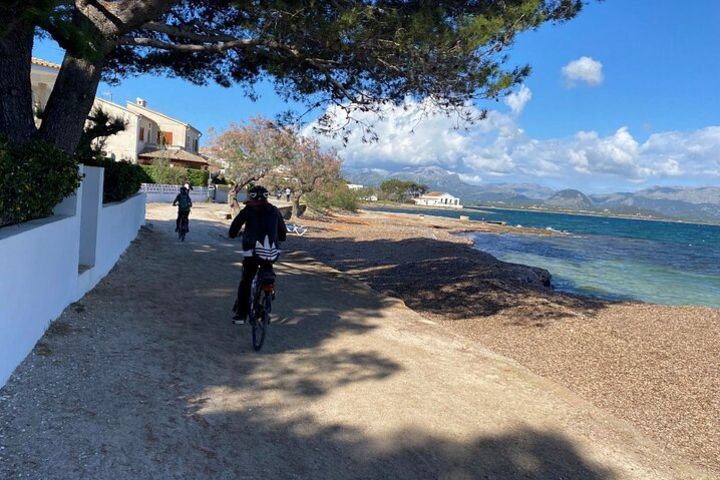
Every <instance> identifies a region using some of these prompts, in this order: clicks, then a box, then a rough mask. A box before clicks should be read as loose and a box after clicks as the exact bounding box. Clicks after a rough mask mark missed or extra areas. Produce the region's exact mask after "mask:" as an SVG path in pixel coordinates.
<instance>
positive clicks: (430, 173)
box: [344, 167, 555, 206]
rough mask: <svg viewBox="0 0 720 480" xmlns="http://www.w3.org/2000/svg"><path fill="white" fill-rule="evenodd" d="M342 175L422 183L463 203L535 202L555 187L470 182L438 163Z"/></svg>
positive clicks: (371, 181) (366, 181)
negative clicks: (429, 165)
mask: <svg viewBox="0 0 720 480" xmlns="http://www.w3.org/2000/svg"><path fill="white" fill-rule="evenodd" d="M344 173H345V178H347V179H348V180H349V181H351V182H352V183H359V184H361V185H366V186H369V187H377V186H378V185H380V184H381V183H382V182H384V181H385V180H388V179H390V178H398V179H400V180H409V181H413V182H416V183H422V184H425V185H427V186H428V188H430V190H438V191H443V192H448V193H451V194H453V195H455V196H458V197H460V198H461V199H462V200H463V202H465V203H497V204H505V205H515V206H517V205H536V204H537V203H539V201H541V200H543V199H546V198H549V197H551V196H552V195H553V194H554V193H555V191H554V190H552V189H550V188H547V187H543V186H541V185H536V184H532V183H487V184H482V185H474V184H470V183H467V182H464V181H463V180H462V179H461V178H460V175H458V174H457V173H454V172H449V171H447V170H445V169H443V168H439V167H420V168H414V169H411V168H407V169H404V170H400V171H398V172H388V171H385V170H379V169H347V170H346V171H345V172H344Z"/></svg>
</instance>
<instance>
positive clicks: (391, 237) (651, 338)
mask: <svg viewBox="0 0 720 480" xmlns="http://www.w3.org/2000/svg"><path fill="white" fill-rule="evenodd" d="M302 223H303V224H304V225H305V224H306V225H308V226H309V227H310V230H309V232H308V233H307V234H306V235H305V236H304V237H302V239H301V240H299V241H297V242H293V243H294V245H295V248H299V249H302V250H305V251H307V252H308V253H309V254H310V255H312V256H314V257H315V258H317V259H318V260H320V261H322V262H325V263H327V264H329V265H331V266H332V267H335V268H337V269H339V270H341V271H344V272H347V273H349V274H351V275H353V276H355V277H356V278H359V279H361V280H362V281H364V282H366V283H367V284H369V285H370V286H372V287H373V288H375V289H377V290H379V291H382V292H384V293H387V294H390V295H392V296H395V297H397V298H400V299H402V300H403V301H404V302H405V303H406V305H408V306H409V307H411V308H412V309H414V310H415V311H417V312H419V313H421V314H422V315H423V316H425V317H426V318H429V319H431V320H434V321H437V322H439V323H441V324H442V325H444V326H445V327H447V329H448V330H450V331H452V332H455V333H458V334H461V335H463V336H465V337H469V338H472V339H474V340H476V341H477V342H480V343H481V344H483V345H484V346H487V347H489V348H491V349H493V350H495V351H497V352H499V353H502V354H504V355H507V356H509V357H511V358H513V359H515V360H517V361H519V362H520V363H522V364H524V365H525V366H527V367H528V368H530V369H531V370H533V371H534V372H536V373H538V374H540V375H543V376H546V377H549V378H551V379H553V380H555V381H557V382H559V383H561V384H562V385H564V386H567V387H569V388H570V389H571V390H573V391H575V392H576V393H579V394H580V395H581V396H583V397H584V398H586V399H588V400H590V401H591V402H592V403H594V404H595V405H597V406H599V407H601V408H603V409H606V410H608V411H610V412H611V413H613V414H615V415H616V416H619V417H621V418H623V419H625V420H628V421H630V422H631V423H633V424H634V425H635V426H636V427H637V428H639V429H640V430H641V431H642V432H643V433H644V434H646V435H648V436H649V437H651V438H653V439H654V440H656V441H657V442H659V443H661V444H662V445H664V446H665V447H667V448H668V449H670V450H672V451H673V452H680V453H682V454H683V455H685V456H686V457H687V458H688V459H691V460H693V461H695V462H697V463H699V464H701V465H703V466H705V467H708V468H711V469H715V470H717V471H718V472H719V474H720V310H718V309H711V308H701V307H672V306H664V305H652V304H643V303H628V302H624V303H611V302H606V301H599V300H593V299H587V298H582V297H577V296H573V295H567V294H560V293H557V292H554V291H552V289H550V288H548V287H547V286H546V284H545V278H544V276H543V271H542V270H540V269H528V268H525V267H522V266H517V265H512V264H508V263H504V262H500V261H498V260H497V259H495V258H494V257H492V256H490V255H488V254H486V253H483V252H479V251H477V250H475V249H473V248H472V247H471V244H470V241H469V239H467V238H463V237H462V236H459V235H457V233H458V232H461V231H469V230H474V231H490V232H496V233H503V232H508V231H513V232H524V233H540V234H546V233H545V232H532V231H530V230H529V229H522V230H519V229H514V228H512V227H505V226H498V225H489V224H483V223H479V222H468V221H460V220H453V219H443V218H438V217H430V216H426V217H424V218H420V217H419V216H417V215H407V214H386V213H378V212H362V213H361V214H358V215H339V214H338V215H332V216H324V217H317V218H315V219H305V220H303V222H302Z"/></svg>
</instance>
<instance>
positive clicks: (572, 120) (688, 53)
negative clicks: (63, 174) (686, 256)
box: [35, 0, 720, 191]
mask: <svg viewBox="0 0 720 480" xmlns="http://www.w3.org/2000/svg"><path fill="white" fill-rule="evenodd" d="M718 20H720V2H718V1H716V0H693V1H690V2H678V1H670V0H654V1H653V0H632V1H627V0H606V1H605V2H601V3H591V4H590V5H588V6H587V7H586V9H585V10H584V11H583V12H582V13H581V14H580V16H579V17H578V18H576V19H574V20H572V21H570V22H568V23H565V24H562V25H547V26H544V27H542V28H541V29H540V30H538V31H535V32H527V33H525V34H523V35H521V36H520V37H519V39H518V41H517V43H516V45H515V46H514V47H513V48H512V50H511V51H510V63H511V64H524V63H529V64H530V65H531V66H532V68H533V72H532V74H531V76H530V77H529V78H528V79H527V81H526V83H525V87H524V89H523V90H524V92H525V94H526V95H525V97H531V98H529V99H528V98H524V99H523V101H521V102H520V103H521V106H520V108H519V109H518V110H517V111H515V112H513V111H511V108H510V107H509V106H508V105H507V103H506V102H504V101H502V100H501V101H499V102H485V103H482V104H479V105H478V106H479V107H481V108H489V109H491V110H492V112H491V117H490V119H489V120H488V122H487V124H486V125H482V126H476V127H471V128H470V131H468V133H465V134H457V133H453V132H450V131H449V130H448V127H447V124H446V123H447V122H443V121H442V120H440V119H430V121H428V122H427V124H426V125H425V126H424V127H422V128H421V129H419V130H418V129H416V131H415V133H414V134H411V133H410V132H409V129H408V131H407V132H406V134H407V136H404V134H403V132H402V126H403V125H404V124H405V123H403V122H404V121H405V120H407V119H403V118H399V117H401V115H400V114H397V115H394V114H393V113H394V112H389V115H387V117H388V120H387V121H386V122H382V123H380V124H379V125H378V130H379V133H380V134H381V143H380V144H379V145H375V146H366V145H361V142H360V141H359V139H358V138H355V139H354V140H353V138H354V137H351V141H350V143H349V144H348V146H347V148H342V146H340V145H336V144H333V143H332V142H327V141H325V142H323V143H324V144H325V145H327V146H336V147H341V152H340V153H341V155H342V156H344V157H345V159H346V163H347V165H348V166H350V167H369V168H384V169H388V170H394V169H398V168H403V167H408V166H409V167H416V166H427V165H435V166H441V167H443V168H446V169H448V170H451V171H456V172H458V173H461V174H462V175H463V176H464V178H466V179H468V181H476V182H502V181H535V182H538V183H543V184H546V185H550V186H554V187H565V186H577V187H581V188H585V189H587V190H589V191H607V190H613V189H616V190H617V189H637V188H642V187H645V186H648V185H654V184H667V185H670V184H679V185H700V184H719V183H720V127H718V128H717V130H716V129H715V128H713V127H716V126H718V125H720V121H718V112H720V95H719V94H718V88H717V86H718V82H719V81H720V80H719V79H720V55H717V53H716V52H717V48H718V47H720V29H719V28H717V21H718ZM35 55H36V56H40V57H42V58H46V59H48V60H54V61H60V60H61V58H62V52H61V51H60V50H59V49H58V48H57V46H54V45H52V44H50V43H47V42H43V43H41V44H39V45H37V47H36V51H35ZM582 57H588V59H591V61H590V60H588V61H589V62H590V63H589V65H590V66H593V65H594V66H595V67H594V68H596V69H597V68H599V69H600V70H597V71H595V73H596V74H597V73H598V72H601V73H600V74H601V76H602V81H600V82H597V81H595V82H594V83H593V80H592V79H589V78H585V77H583V75H584V74H585V73H587V72H585V71H584V70H583V68H582V66H583V65H587V64H588V62H585V63H584V64H581V65H580V66H577V65H576V67H578V68H579V70H577V69H576V71H577V72H579V73H578V75H580V76H579V77H575V81H574V86H570V85H569V81H568V79H567V77H566V76H564V75H563V73H562V72H563V67H565V66H567V65H568V64H570V63H571V62H573V61H576V60H578V59H581V58H582ZM593 62H594V63H593ZM596 80H597V79H596ZM258 90H259V92H260V93H261V98H260V100H259V101H257V102H252V101H249V100H247V99H246V98H245V97H244V95H243V92H242V90H241V89H240V88H230V89H226V88H222V87H219V86H216V85H211V86H207V87H198V86H194V85H192V84H190V83H188V82H185V81H182V80H178V79H167V78H157V77H150V76H143V77H139V78H132V79H128V80H126V81H124V82H123V83H122V84H121V85H119V86H115V87H109V86H107V85H101V86H100V89H99V91H98V94H99V95H101V96H103V97H106V98H107V94H108V93H111V94H112V100H113V101H115V102H118V103H124V102H125V101H126V100H131V99H134V98H135V97H143V98H145V99H146V100H147V101H148V104H149V106H151V107H152V108H155V109H158V110H161V111H163V112H165V113H167V114H169V115H173V116H176V117H178V118H181V119H183V120H185V121H188V122H190V123H192V124H193V125H195V126H196V127H198V128H199V129H200V130H201V131H204V132H205V131H207V129H208V128H210V127H216V128H222V127H224V126H225V125H227V124H228V123H229V122H233V121H234V122H238V121H242V120H245V119H247V118H249V117H251V116H254V115H258V114H262V115H266V116H270V117H272V116H274V115H275V114H277V113H279V112H281V111H284V110H286V109H287V108H288V106H287V105H285V104H283V102H282V101H281V100H280V99H279V98H277V97H276V96H275V95H274V93H273V92H272V88H271V87H270V86H269V85H261V86H260V88H259V89H258ZM406 123H411V122H406ZM384 132H385V133H387V132H392V134H390V135H387V136H386V137H385V140H384V142H383V140H382V135H383V133H384ZM419 136H422V138H421V140H422V142H418V137H419ZM443 139H444V141H445V143H443V141H442V140H443ZM412 144H423V145H425V146H427V147H428V148H425V149H424V150H423V151H422V152H420V153H418V150H417V149H413V148H410V147H408V148H406V149H403V148H402V146H403V145H412ZM433 145H436V148H432V146H433ZM388 152H390V153H388Z"/></svg>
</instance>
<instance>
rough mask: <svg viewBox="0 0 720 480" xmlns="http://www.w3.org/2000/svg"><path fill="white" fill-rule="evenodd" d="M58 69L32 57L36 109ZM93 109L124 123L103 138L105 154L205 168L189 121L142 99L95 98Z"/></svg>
mask: <svg viewBox="0 0 720 480" xmlns="http://www.w3.org/2000/svg"><path fill="white" fill-rule="evenodd" d="M59 71H60V65H57V64H55V63H52V62H48V61H46V60H42V59H38V58H33V60H32V69H31V81H32V90H33V102H34V104H35V109H36V111H38V112H39V111H42V110H43V109H44V108H45V105H46V104H47V101H48V99H49V98H50V92H52V87H53V85H54V84H55V79H56V78H57V75H58V73H59ZM95 108H101V109H102V110H104V111H105V112H107V113H108V114H110V115H111V116H113V117H116V118H122V119H123V120H124V121H125V124H126V127H125V130H124V131H122V132H120V133H117V134H115V135H112V136H111V137H108V138H107V139H106V140H105V142H104V145H103V150H104V151H105V153H106V155H107V156H108V157H110V158H114V159H116V160H129V161H131V162H135V163H152V162H153V161H154V160H155V159H164V160H167V161H168V162H169V163H170V164H171V165H176V166H181V167H186V168H195V169H203V170H204V169H207V167H208V161H207V159H206V158H204V157H203V156H202V155H200V153H199V147H200V145H199V143H200V136H201V135H202V134H201V133H200V131H199V130H198V129H197V128H195V127H193V126H192V125H190V124H189V123H187V122H184V121H182V120H178V119H176V118H173V117H170V116H169V115H166V114H164V113H161V112H159V111H156V110H151V109H150V108H148V105H147V101H146V100H144V99H142V98H138V99H136V100H135V102H127V104H126V105H125V106H122V105H119V104H117V103H114V102H111V101H109V100H105V99H103V98H99V97H96V98H95V102H94V104H93V109H95ZM38 121H39V120H38Z"/></svg>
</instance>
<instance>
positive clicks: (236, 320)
mask: <svg viewBox="0 0 720 480" xmlns="http://www.w3.org/2000/svg"><path fill="white" fill-rule="evenodd" d="M232 323H233V324H235V325H245V323H246V321H245V317H243V316H242V315H240V314H235V316H234V317H233V319H232Z"/></svg>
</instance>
